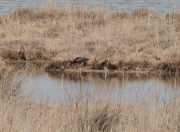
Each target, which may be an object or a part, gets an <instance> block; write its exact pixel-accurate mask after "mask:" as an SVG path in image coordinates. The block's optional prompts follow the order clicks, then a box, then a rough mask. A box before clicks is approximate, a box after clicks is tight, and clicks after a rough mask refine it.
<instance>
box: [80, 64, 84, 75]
mask: <svg viewBox="0 0 180 132" xmlns="http://www.w3.org/2000/svg"><path fill="white" fill-rule="evenodd" d="M82 65H83V63H81V64H80V65H79V73H80V74H81V67H82Z"/></svg>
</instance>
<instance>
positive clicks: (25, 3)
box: [0, 0, 180, 16]
mask: <svg viewBox="0 0 180 132" xmlns="http://www.w3.org/2000/svg"><path fill="white" fill-rule="evenodd" d="M48 1H53V5H54V6H55V7H57V8H62V7H64V6H66V5H67V3H71V5H72V7H73V8H76V7H79V6H81V7H82V6H83V7H85V8H86V9H89V10H96V9H97V8H98V7H103V9H104V10H105V11H110V12H117V11H124V12H129V13H130V12H132V11H134V10H137V9H140V8H146V9H152V10H154V11H155V12H157V13H159V14H160V15H162V16H163V15H164V14H167V13H169V12H174V11H177V10H178V9H179V5H180V1H179V0H1V1H0V16H4V15H7V14H8V13H10V12H11V11H14V10H17V9H22V8H27V7H33V8H42V7H43V6H45V5H46V3H48Z"/></svg>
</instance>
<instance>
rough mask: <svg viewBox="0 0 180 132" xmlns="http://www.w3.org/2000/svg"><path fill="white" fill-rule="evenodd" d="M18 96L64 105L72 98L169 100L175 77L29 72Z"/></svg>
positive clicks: (179, 82) (178, 84) (174, 94)
mask: <svg viewBox="0 0 180 132" xmlns="http://www.w3.org/2000/svg"><path fill="white" fill-rule="evenodd" d="M21 89H22V91H23V94H22V96H23V97H27V98H28V99H30V100H31V101H34V102H41V103H48V104H64V103H68V102H71V101H72V100H87V101H90V102H93V101H95V100H96V101H97V100H99V101H101V100H106V101H109V102H111V103H114V102H131V103H137V102H145V103H147V102H156V103H160V104H163V103H164V102H167V103H170V102H171V99H174V98H176V97H177V96H178V95H179V93H180V91H179V90H180V80H179V76H176V77H175V75H166V76H159V75H147V74H108V75H107V76H106V75H105V74H104V73H83V74H82V75H81V76H80V75H77V74H76V73H57V72H50V73H45V72H42V73H41V74H37V75H35V74H34V75H29V76H28V77H27V78H26V79H25V81H24V82H23V84H22V85H21Z"/></svg>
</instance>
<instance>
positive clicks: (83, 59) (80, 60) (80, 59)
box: [73, 57, 89, 63]
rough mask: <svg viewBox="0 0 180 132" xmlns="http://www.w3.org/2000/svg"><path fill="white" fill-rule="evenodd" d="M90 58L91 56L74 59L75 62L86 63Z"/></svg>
mask: <svg viewBox="0 0 180 132" xmlns="http://www.w3.org/2000/svg"><path fill="white" fill-rule="evenodd" d="M88 60H89V58H84V57H77V58H75V59H74V61H73V63H86V62H87V61H88Z"/></svg>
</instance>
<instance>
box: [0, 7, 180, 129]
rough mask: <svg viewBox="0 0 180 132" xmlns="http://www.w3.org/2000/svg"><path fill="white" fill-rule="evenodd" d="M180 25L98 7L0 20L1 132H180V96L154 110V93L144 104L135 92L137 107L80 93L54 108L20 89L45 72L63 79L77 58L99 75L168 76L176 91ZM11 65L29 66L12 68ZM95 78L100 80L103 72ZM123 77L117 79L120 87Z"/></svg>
mask: <svg viewBox="0 0 180 132" xmlns="http://www.w3.org/2000/svg"><path fill="white" fill-rule="evenodd" d="M179 22H180V14H179V13H178V12H176V13H169V14H166V15H165V16H164V17H162V16H160V15H159V14H157V13H156V12H154V11H152V10H147V9H139V10H136V11H134V12H132V13H125V12H116V13H109V12H105V11H103V10H101V9H100V8H99V10H96V11H88V10H86V8H83V7H82V8H78V9H76V10H72V7H71V5H70V4H69V5H66V6H64V7H63V8H61V9H58V8H55V7H53V6H51V5H46V6H44V7H43V8H41V9H32V8H28V9H20V10H16V11H13V12H11V13H10V14H9V15H7V16H4V17H0V57H1V58H0V117H1V119H0V124H1V125H0V131H2V132H3V131H13V132H16V131H17V132H19V131H32V132H35V131H37V132H38V131H44V132H46V131H47V132H49V131H57V132H67V131H68V132H69V131H73V132H118V131H127V132H131V131H138V132H140V131H142V132H144V131H169V132H176V131H177V132H178V131H180V124H179V122H180V107H179V106H180V104H179V103H180V98H179V96H178V92H177V93H176V92H173V93H170V101H169V102H166V101H165V102H163V104H159V99H160V95H161V93H160V91H158V90H155V91H153V92H152V95H151V96H150V98H149V100H150V101H148V102H145V101H144V100H143V99H142V97H141V96H140V95H141V94H140V92H141V91H139V93H137V95H136V99H137V100H136V101H135V103H133V102H109V101H107V100H108V97H107V96H105V95H103V99H101V100H99V99H98V98H99V95H98V94H95V95H91V99H93V101H92V100H88V99H87V98H83V97H81V98H79V95H80V94H81V93H79V92H76V93H74V94H73V96H72V98H70V100H69V103H68V104H60V105H56V104H46V103H39V102H35V101H30V97H24V96H22V95H23V94H22V93H23V91H22V89H21V86H22V83H23V82H24V80H25V79H26V77H27V74H33V73H34V72H35V73H36V74H38V72H37V71H40V70H39V69H43V70H44V69H46V71H48V72H49V73H48V75H50V76H52V77H54V78H56V76H58V74H60V76H62V75H61V73H58V74H57V72H56V71H55V70H57V69H60V67H61V66H62V65H66V64H67V63H68V62H69V61H70V60H73V59H74V58H76V57H78V56H83V57H88V58H89V59H90V60H89V62H88V65H87V66H86V69H92V70H103V69H104V66H106V67H107V68H108V69H110V70H118V69H119V70H122V71H130V70H133V71H148V74H149V71H150V72H153V71H160V72H161V71H166V72H167V73H168V74H169V76H168V79H166V81H168V80H171V79H172V78H173V77H172V76H174V77H175V79H174V80H173V81H171V83H173V84H175V85H176V84H177V79H176V77H177V78H179V70H180V59H179V56H180V45H179V42H180V37H179V36H180V23H179ZM17 61H24V62H28V63H25V64H22V65H19V66H15V65H14V63H17ZM32 61H34V62H35V61H36V62H37V61H46V62H47V63H48V64H47V65H45V66H46V68H45V66H44V65H43V64H42V63H36V67H29V65H30V63H31V62H32ZM10 62H11V64H9V63H10ZM7 63H8V64H7ZM42 65H43V68H42ZM76 68H77V67H76V66H72V67H71V69H76ZM37 69H38V70H37ZM52 69H53V70H54V71H53V70H52ZM51 70H52V71H51ZM172 72H175V74H174V73H172ZM55 73H56V74H55ZM171 73H172V74H171ZM71 74H73V75H74V76H76V79H79V78H80V79H81V81H82V80H83V79H82V78H83V77H84V78H85V75H84V74H82V75H81V76H79V75H75V74H74V73H71ZM92 74H94V73H92ZM63 75H64V74H63ZM117 75H119V74H117ZM155 75H157V74H155ZM100 76H101V79H102V80H103V79H105V78H104V74H103V73H101V74H100ZM107 76H110V74H108V75H107ZM107 76H106V77H107ZM137 76H139V75H138V74H137ZM144 76H146V75H143V77H144ZM158 76H160V75H158ZM63 77H64V76H63ZM65 77H66V76H65ZM123 77H124V75H123V76H120V77H119V78H118V79H119V80H120V82H122V83H124V82H123V81H124V80H123ZM166 77H167V76H165V78H166ZM67 78H68V79H69V80H71V79H72V78H69V76H68V77H67ZM63 79H64V78H63ZM73 79H74V78H73ZM128 79H129V78H128ZM130 79H131V78H130ZM141 81H142V80H141ZM178 83H179V82H178ZM72 87H73V86H72ZM142 87H143V86H142ZM169 87H170V86H169ZM175 90H177V89H175ZM32 94H36V91H34V93H32ZM144 96H145V95H144Z"/></svg>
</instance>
